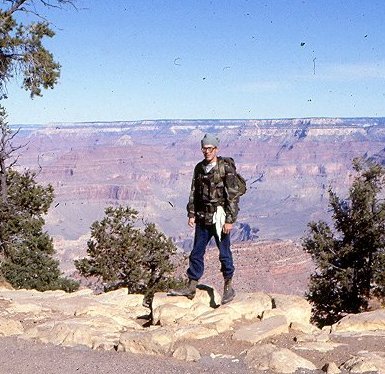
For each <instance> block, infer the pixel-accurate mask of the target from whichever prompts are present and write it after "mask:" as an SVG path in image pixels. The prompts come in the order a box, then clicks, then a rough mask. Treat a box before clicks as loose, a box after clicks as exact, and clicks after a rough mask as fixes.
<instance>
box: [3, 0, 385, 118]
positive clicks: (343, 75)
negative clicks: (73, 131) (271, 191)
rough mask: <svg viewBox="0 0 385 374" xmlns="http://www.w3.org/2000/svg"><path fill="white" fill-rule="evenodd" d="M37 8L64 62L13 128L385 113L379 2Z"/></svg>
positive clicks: (147, 1) (94, 1) (23, 102)
mask: <svg viewBox="0 0 385 374" xmlns="http://www.w3.org/2000/svg"><path fill="white" fill-rule="evenodd" d="M77 5H78V8H79V9H78V10H77V11H76V10H73V9H72V8H71V7H69V8H66V9H65V10H61V11H59V10H55V9H49V10H48V9H44V10H43V12H44V14H45V15H46V17H47V18H48V19H49V20H51V21H52V22H53V23H54V26H55V31H56V36H55V37H54V38H53V39H52V40H49V41H47V43H46V46H47V47H48V48H49V49H50V50H51V51H52V52H53V54H54V55H55V58H56V60H57V61H59V62H60V63H61V65H62V73H61V78H60V82H59V84H58V85H57V86H56V87H55V89H54V90H48V91H45V92H44V96H43V98H36V99H33V100H31V99H30V98H29V95H28V93H27V92H26V91H24V90H22V89H20V87H19V86H20V82H18V83H14V84H12V85H10V86H9V98H8V99H7V100H5V101H3V102H2V104H3V105H4V106H5V107H6V108H7V110H8V113H9V116H8V121H9V123H11V124H28V123H32V124H46V123H51V122H72V121H117V120H122V121H123V120H126V121H129V120H142V119H205V118H213V119H214V118H218V119H247V118H252V119H262V118H297V117H366V116H372V117H381V116H385V113H384V109H385V24H384V22H383V18H384V16H385V1H383V0H378V1H376V0H265V1H259V0H248V1H247V0H212V1H210V0H113V1H106V0H78V1H77Z"/></svg>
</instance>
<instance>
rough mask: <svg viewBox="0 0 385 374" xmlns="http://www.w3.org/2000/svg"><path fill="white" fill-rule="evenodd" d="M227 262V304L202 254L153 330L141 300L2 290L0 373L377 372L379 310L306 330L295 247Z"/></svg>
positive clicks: (304, 268)
mask: <svg viewBox="0 0 385 374" xmlns="http://www.w3.org/2000/svg"><path fill="white" fill-rule="evenodd" d="M262 254H263V255H262ZM234 261H235V264H236V267H237V273H236V277H235V280H234V284H235V287H236V290H237V296H236V298H235V299H234V300H233V301H232V302H231V303H230V304H228V305H225V306H219V307H218V305H219V300H220V293H221V288H222V279H221V275H220V272H219V262H218V258H217V251H216V250H215V249H214V248H213V249H209V250H208V252H207V254H206V271H205V276H204V278H203V279H202V282H201V285H202V286H201V287H200V289H199V291H198V293H197V296H196V297H195V299H194V300H193V301H190V300H188V299H186V298H181V297H169V296H167V295H166V294H164V293H159V294H156V296H155V299H154V303H153V317H154V320H153V324H150V323H149V319H148V317H149V309H147V308H144V307H143V306H142V305H141V303H142V297H141V296H140V295H127V293H126V291H125V290H117V291H114V292H111V293H107V294H101V295H95V294H94V293H93V292H92V291H91V290H89V289H83V290H81V291H78V292H77V293H74V294H64V293H62V292H58V291H56V292H45V293H39V292H36V291H26V290H19V291H15V290H10V289H7V288H6V285H0V341H1V344H0V374H3V373H4V374H5V373H7V374H8V373H12V374H14V373H15V374H17V373H20V374H40V373H41V374H43V373H44V374H50V373H52V374H53V373H55V374H64V373H65V374H67V373H82V374H91V373H107V374H108V373H111V374H117V373H119V374H120V373H137V372H141V373H191V374H193V373H194V374H195V373H224V374H227V373H229V374H230V373H289V372H297V373H317V372H320V373H321V372H323V371H325V372H328V373H338V372H341V373H359V372H365V371H372V372H378V373H385V348H384V347H385V309H381V308H379V309H376V310H373V311H371V312H369V313H362V314H359V315H357V316H347V317H345V318H344V319H343V320H341V321H340V323H338V324H336V325H334V326H332V327H327V328H325V329H323V330H319V329H317V328H316V327H315V326H312V325H311V324H310V323H309V320H310V305H309V304H308V303H307V301H306V300H305V299H304V298H303V293H304V291H305V290H306V283H307V279H308V276H309V273H310V271H311V262H310V259H309V258H308V257H307V256H306V254H304V253H303V251H302V250H301V248H300V247H299V246H298V244H296V243H288V242H286V243H284V242H274V243H259V244H255V245H254V246H250V247H248V248H247V247H245V246H239V247H238V246H234ZM253 265H254V266H253ZM181 269H183V264H182V266H181ZM181 271H182V270H181ZM207 285H210V286H207ZM217 290H218V291H219V292H217ZM378 307H379V306H377V308H378ZM325 365H326V366H325ZM327 365H329V368H327ZM322 369H323V370H322Z"/></svg>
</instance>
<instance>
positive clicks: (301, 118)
mask: <svg viewBox="0 0 385 374" xmlns="http://www.w3.org/2000/svg"><path fill="white" fill-rule="evenodd" d="M322 119H326V120H331V119H336V120H343V121H349V120H365V119H370V120H385V116H383V117H382V116H381V117H369V116H366V117H365V116H364V117H326V116H325V117H322V116H320V117H292V118H223V119H222V118H171V119H170V118H161V119H138V120H111V121H108V120H104V121H97V120H95V121H68V122H64V121H63V122H50V123H15V124H10V127H12V128H13V127H17V126H32V127H35V126H41V127H49V126H55V125H63V126H65V125H74V124H96V123H98V124H111V123H140V122H204V121H221V122H230V121H235V122H237V121H245V122H246V121H294V120H322Z"/></svg>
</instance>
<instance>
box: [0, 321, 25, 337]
mask: <svg viewBox="0 0 385 374" xmlns="http://www.w3.org/2000/svg"><path fill="white" fill-rule="evenodd" d="M23 332H24V328H23V325H22V324H21V322H20V321H15V320H12V319H8V318H3V317H0V336H11V335H20V334H22V333H23Z"/></svg>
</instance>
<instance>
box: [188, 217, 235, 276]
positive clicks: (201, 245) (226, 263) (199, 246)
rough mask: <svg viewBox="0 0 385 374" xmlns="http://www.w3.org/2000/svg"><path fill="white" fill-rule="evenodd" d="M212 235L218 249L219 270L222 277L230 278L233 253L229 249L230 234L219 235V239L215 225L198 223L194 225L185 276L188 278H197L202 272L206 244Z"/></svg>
mask: <svg viewBox="0 0 385 374" xmlns="http://www.w3.org/2000/svg"><path fill="white" fill-rule="evenodd" d="M213 236H214V239H215V243H216V244H217V247H218V249H219V261H220V262H221V272H222V274H223V277H224V279H229V278H232V276H233V274H234V264H233V255H232V253H231V249H230V234H223V233H222V235H221V240H220V241H219V238H218V235H217V233H216V230H215V225H199V224H197V225H196V226H195V237H194V247H193V250H192V251H191V253H190V257H189V268H188V269H187V276H188V277H189V279H193V280H199V279H200V278H201V277H202V275H203V272H204V267H205V265H204V255H205V252H206V247H207V244H208V243H209V241H210V239H211V238H212V237H213Z"/></svg>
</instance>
